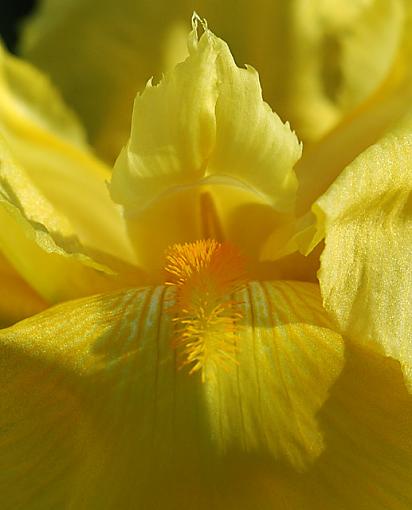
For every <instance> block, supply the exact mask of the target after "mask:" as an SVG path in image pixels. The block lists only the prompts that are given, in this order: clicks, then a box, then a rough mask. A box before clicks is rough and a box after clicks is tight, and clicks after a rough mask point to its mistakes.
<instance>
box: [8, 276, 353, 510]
mask: <svg viewBox="0 0 412 510" xmlns="http://www.w3.org/2000/svg"><path fill="white" fill-rule="evenodd" d="M174 296H175V293H174V289H173V288H170V287H166V288H165V287H163V286H160V287H155V288H141V289H131V290H129V291H124V292H118V293H112V294H106V295H98V296H95V297H90V298H85V299H82V300H78V301H73V302H67V303H65V304H62V305H58V306H56V307H54V308H51V309H48V310H46V311H45V312H43V313H41V314H39V315H38V316H35V317H33V318H30V319H27V320H25V321H22V322H20V323H18V324H17V325H15V326H13V327H11V328H9V329H6V330H3V331H1V332H0V349H1V356H0V379H1V384H0V405H1V412H0V424H1V426H0V431H1V434H0V451H1V455H0V471H1V472H2V473H3V476H2V477H1V478H0V487H1V490H2V502H3V503H2V504H3V507H4V508H5V509H7V510H8V509H11V508H25V507H27V506H31V507H32V508H35V509H37V508H39V509H40V508H41V509H42V510H47V509H49V508H50V509H51V508H64V507H66V506H67V507H72V508H78V509H90V508H105V509H106V508H112V509H115V508H148V509H150V508H165V507H167V508H172V509H178V508H183V509H193V508H201V509H203V508H223V507H224V506H225V502H228V501H231V502H232V503H233V504H234V503H236V507H237V508H240V509H243V508H245V509H246V508H250V504H251V502H253V501H254V500H256V501H260V500H262V501H263V507H262V508H267V507H270V506H269V504H270V505H273V502H274V501H276V500H277V498H278V496H276V499H273V495H271V494H270V493H268V492H267V491H266V493H264V494H260V493H258V492H257V491H256V483H255V482H256V481H253V478H256V477H257V475H258V474H259V473H261V475H259V476H258V478H259V479H260V480H262V476H263V477H266V478H273V480H274V481H275V482H276V479H277V475H276V472H277V471H279V470H280V471H281V472H282V470H283V469H286V471H287V470H288V469H290V470H291V472H295V471H294V468H299V469H302V468H303V467H307V468H309V469H310V466H311V465H312V463H313V462H314V461H315V459H316V458H317V457H318V455H319V454H320V453H321V451H322V449H323V441H322V433H321V429H320V428H319V427H318V425H317V419H316V416H315V415H316V413H317V412H318V411H319V409H320V407H321V405H322V404H323V402H324V401H325V399H326V398H327V396H328V393H329V390H330V387H331V384H332V383H333V382H334V381H335V379H336V377H337V376H338V375H339V373H340V370H341V367H342V362H343V352H342V351H343V347H342V340H341V338H340V336H339V335H337V334H336V333H334V332H333V331H332V330H331V329H330V325H329V322H328V319H327V318H326V316H325V313H324V310H323V308H322V306H321V303H320V296H319V292H318V289H317V287H316V286H315V285H311V284H291V283H282V282H275V283H272V284H271V283H267V284H258V283H251V284H249V286H248V288H247V291H244V292H243V293H241V294H238V295H237V298H239V299H240V300H241V303H240V307H241V308H242V309H243V311H244V318H243V322H242V324H240V325H239V328H240V329H239V331H238V334H237V336H238V353H237V355H236V356H237V364H236V363H235V364H233V365H232V366H230V367H228V369H227V371H225V370H224V369H223V368H222V367H219V366H216V367H215V373H214V376H213V374H210V375H211V377H208V378H207V379H206V381H205V382H204V383H202V382H201V378H200V375H199V374H194V375H192V376H190V375H189V374H188V373H187V370H186V369H182V370H179V369H178V367H177V358H176V357H177V353H176V351H175V349H174V347H173V345H172V339H173V336H174V326H173V324H174V323H173V321H172V317H173V308H172V307H173V302H174ZM242 301H243V302H242ZM284 461H285V462H286V463H287V464H289V466H290V465H291V466H294V467H289V468H287V467H285V464H284ZM247 478H250V479H251V480H252V483H251V484H250V485H248V484H246V486H244V487H243V486H240V487H239V485H238V483H237V481H238V480H241V479H245V480H246V479H247ZM159 487H162V490H161V491H160V490H159Z"/></svg>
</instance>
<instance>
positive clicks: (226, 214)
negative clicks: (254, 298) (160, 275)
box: [111, 20, 301, 273]
mask: <svg viewBox="0 0 412 510" xmlns="http://www.w3.org/2000/svg"><path fill="white" fill-rule="evenodd" d="M196 23H197V21H196V20H195V24H196ZM189 45H190V46H189V49H190V56H189V58H188V59H187V60H186V61H185V62H183V63H182V64H179V65H178V66H177V67H176V68H175V70H174V71H173V72H171V73H169V74H166V76H165V77H164V79H163V80H162V81H161V83H160V84H159V85H157V86H153V85H152V84H151V83H149V84H148V85H147V87H146V89H145V91H144V92H143V94H142V95H141V96H138V97H137V98H136V101H135V107H134V115H133V122H132V131H131V136H130V140H129V142H128V144H127V146H126V147H125V148H124V149H123V151H122V153H121V154H120V156H119V158H118V160H117V162H116V165H115V168H114V173H113V178H112V182H111V193H112V196H113V198H114V200H116V201H117V202H119V203H121V204H122V205H124V206H125V210H126V214H127V218H128V225H129V232H130V235H131V237H132V239H133V242H134V245H135V246H136V250H137V253H138V260H139V261H140V263H141V264H142V265H144V267H149V268H150V269H152V271H153V273H156V271H159V268H160V267H161V266H162V258H161V257H162V254H163V251H164V249H165V248H166V247H167V246H168V245H170V244H173V243H176V242H185V241H193V240H195V239H201V238H207V237H215V238H221V237H223V238H225V239H230V240H232V241H233V242H236V243H237V244H238V245H239V246H241V247H242V249H243V248H244V249H245V252H246V253H248V254H250V255H252V256H253V255H254V254H253V253H252V252H253V250H255V251H257V249H258V245H259V243H260V242H261V239H260V238H259V236H261V237H264V236H265V235H266V233H267V232H269V231H270V230H271V229H273V225H274V224H277V223H279V222H281V221H283V219H282V215H285V214H286V213H287V212H288V211H291V210H292V209H293V204H294V196H295V190H296V179H295V175H294V173H293V165H294V164H295V162H296V161H297V160H298V159H299V157H300V154H301V146H300V144H299V143H298V141H297V138H296V136H295V135H294V133H292V132H291V130H290V128H289V126H288V125H287V124H283V123H282V122H281V120H280V119H279V117H278V116H277V115H276V114H274V113H273V112H272V111H271V110H270V108H269V107H268V105H267V104H266V103H264V102H263V100H262V95H261V89H260V85H259V80H258V75H257V73H256V72H255V71H254V70H253V69H252V68H247V69H239V68H238V67H237V66H236V65H235V63H234V61H233V58H232V56H231V54H230V51H229V49H228V47H227V45H226V44H225V43H224V42H223V41H222V40H220V39H218V38H217V37H215V36H214V35H213V34H212V33H211V32H210V31H209V30H208V29H207V28H206V29H205V33H204V34H203V35H202V37H200V39H198V36H197V32H196V29H194V30H193V32H192V33H191V36H190V41H189ZM252 218H253V221H255V220H258V221H259V223H260V226H261V228H260V229H259V231H257V232H255V233H253V235H254V236H255V235H256V236H258V237H257V238H256V239H252V237H251V236H249V239H248V236H247V235H246V234H245V229H244V228H239V225H243V227H244V225H245V224H246V223H247V222H251V221H252ZM242 219H243V222H242ZM153 231H155V232H156V233H157V234H156V239H153V235H152V233H153ZM248 234H250V231H249V230H248ZM150 236H151V238H152V240H151V242H148V241H149V237H150Z"/></svg>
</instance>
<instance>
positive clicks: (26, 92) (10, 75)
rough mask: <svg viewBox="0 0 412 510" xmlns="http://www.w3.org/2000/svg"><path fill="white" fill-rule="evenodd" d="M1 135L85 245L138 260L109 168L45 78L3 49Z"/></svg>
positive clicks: (0, 52)
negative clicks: (110, 183) (110, 181)
mask: <svg viewBox="0 0 412 510" xmlns="http://www.w3.org/2000/svg"><path fill="white" fill-rule="evenodd" d="M0 134H1V135H2V136H3V137H4V139H5V141H6V142H7V145H8V147H9V149H10V150H11V151H12V152H13V153H14V155H15V158H16V159H17V161H18V162H19V164H20V165H22V166H23V167H24V168H25V170H26V172H27V175H28V176H29V177H30V179H31V181H32V182H33V183H34V184H35V186H37V187H38V188H39V189H40V191H41V192H42V193H43V194H44V195H45V196H46V197H47V198H48V199H49V201H50V202H51V203H52V204H54V206H55V208H56V209H57V210H58V211H59V212H60V213H62V214H63V215H65V216H66V217H67V218H68V219H69V221H70V223H71V224H72V226H73V228H74V231H75V232H76V234H77V235H78V236H79V238H80V240H81V241H82V242H83V243H84V244H86V245H87V246H89V247H90V248H93V249H97V250H101V251H105V252H108V253H110V254H112V255H114V256H117V257H119V258H122V259H124V260H126V261H133V260H134V257H133V254H132V251H131V248H130V245H129V242H128V239H127V236H126V232H125V224H124V221H123V218H122V216H121V211H120V210H119V208H118V207H117V206H116V205H115V204H113V202H112V201H111V199H110V196H109V193H108V190H107V185H106V181H107V180H108V179H109V177H110V171H109V169H108V168H107V167H105V166H104V165H103V164H102V163H100V162H99V161H98V160H97V159H96V158H95V157H94V156H93V155H92V154H91V152H90V150H89V149H88V147H87V144H86V143H85V141H84V139H83V137H82V132H81V129H80V127H79V126H78V124H77V122H76V121H75V118H74V116H73V114H72V113H71V112H70V111H69V110H68V108H67V107H66V106H65V105H64V104H63V102H62V100H61V98H60V97H59V95H58V94H57V92H56V91H55V90H54V88H53V87H52V85H51V84H50V83H49V81H48V80H47V79H46V77H45V76H43V75H42V74H41V73H40V72H39V71H37V70H35V69H34V68H32V67H31V66H30V65H28V64H27V63H25V62H23V61H21V60H19V59H17V58H16V57H13V56H11V55H9V54H8V53H7V52H6V50H5V49H3V48H1V47H0Z"/></svg>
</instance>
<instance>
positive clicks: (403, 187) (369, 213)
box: [313, 113, 412, 384]
mask: <svg viewBox="0 0 412 510" xmlns="http://www.w3.org/2000/svg"><path fill="white" fill-rule="evenodd" d="M411 145H412V115H411V114H410V113H409V114H406V115H405V116H404V118H403V119H402V121H399V122H398V124H397V126H396V127H394V128H393V129H392V130H391V131H390V132H389V133H388V134H387V135H385V136H384V137H382V138H381V139H380V140H379V141H378V142H377V143H376V144H374V145H372V146H371V147H369V148H368V149H367V150H366V151H364V152H363V153H362V154H361V155H360V156H358V157H357V158H356V159H355V160H354V161H353V162H352V163H351V164H350V165H349V166H348V167H347V168H346V169H345V171H344V172H343V173H342V174H341V175H340V176H339V177H338V179H336V181H335V182H334V184H333V185H332V186H331V187H330V188H329V190H328V191H327V192H326V193H325V194H324V195H323V196H322V197H321V198H320V199H319V200H318V201H317V202H316V203H315V205H314V206H313V210H314V212H315V214H316V216H317V220H318V225H319V229H320V230H321V231H323V232H325V233H326V234H325V236H326V237H325V242H326V247H325V250H324V252H323V254H322V258H321V269H320V272H319V280H320V284H321V290H322V295H323V299H324V304H325V307H326V308H327V309H328V310H329V311H330V312H331V313H332V314H333V316H334V317H335V319H336V320H337V322H338V324H339V327H340V328H341V330H343V331H344V332H345V334H347V335H348V336H349V337H350V338H352V339H353V341H355V342H359V343H362V344H363V345H367V346H369V347H372V348H374V349H377V350H379V351H381V352H383V353H385V354H386V355H388V356H392V357H394V358H396V359H397V360H399V361H400V362H401V364H402V366H403V368H404V372H405V377H406V379H407V381H408V382H409V384H411V380H412V379H411V378H412V350H411V346H412V341H411V340H412V337H411V334H412V323H411V314H410V310H411V297H412V273H411V267H412V250H411V246H412V208H411V196H412V195H411V193H412V159H411Z"/></svg>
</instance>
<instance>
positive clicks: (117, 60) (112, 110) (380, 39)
mask: <svg viewBox="0 0 412 510" xmlns="http://www.w3.org/2000/svg"><path fill="white" fill-rule="evenodd" d="M408 4H409V0H368V1H360V0H334V1H329V2H325V1H322V0H313V1H312V2H307V1H305V0H289V1H288V2H285V1H284V0H272V1H270V2H269V1H267V0H257V1H256V2H254V3H253V4H251V3H250V2H249V1H248V0H226V1H225V2H224V4H222V5H219V8H217V7H216V2H214V1H213V0H198V1H197V2H193V1H192V0H178V1H175V2H174V3H173V9H172V8H171V5H170V3H169V2H167V1H166V0H156V1H153V2H149V3H144V2H133V1H131V0H119V1H118V2H117V3H116V4H114V3H113V2H111V1H110V0H103V1H100V2H99V4H98V5H99V8H98V9H96V5H97V4H95V1H94V0H65V1H64V2H63V1H61V0H43V2H41V6H40V9H39V11H38V13H37V14H36V15H35V16H34V18H33V20H32V22H31V23H29V26H28V28H27V31H26V33H25V38H24V44H23V49H24V53H25V55H27V56H28V57H29V58H30V59H32V61H33V62H34V63H35V64H36V65H39V66H40V67H41V68H43V69H45V70H46V71H47V72H48V73H50V74H51V76H52V77H53V79H54V80H56V83H57V84H58V85H59V87H60V88H61V89H62V90H63V91H64V93H65V97H66V98H67V99H68V100H69V101H70V103H71V104H73V105H74V106H75V108H76V110H77V111H78V112H79V113H80V114H81V115H82V118H83V119H84V120H85V122H86V124H87V126H88V130H89V133H90V134H91V137H92V141H93V143H95V144H96V145H97V146H98V148H99V150H100V153H103V154H106V155H107V156H108V157H115V155H116V154H117V153H118V151H119V149H120V147H121V145H122V144H123V143H124V141H125V140H126V138H127V133H128V130H129V124H130V108H131V104H132V100H133V97H134V94H135V90H138V89H140V88H141V87H142V85H143V84H144V82H145V81H146V79H147V76H151V75H153V74H158V73H160V72H161V70H162V69H164V62H162V60H164V55H165V51H164V46H165V43H166V42H167V41H168V34H170V33H171V32H173V30H174V27H175V26H176V23H178V22H181V21H186V20H187V19H188V17H189V16H190V14H191V12H192V11H193V10H194V9H196V10H197V11H198V12H200V13H201V14H202V16H205V17H206V18H207V19H209V21H210V22H211V24H212V25H213V27H214V28H215V30H216V31H217V32H218V33H219V34H221V35H222V37H224V39H225V40H227V41H228V42H229V44H230V46H231V47H232V48H233V51H234V55H235V57H236V58H237V59H238V60H239V61H242V62H251V63H252V64H253V65H254V66H256V68H257V69H259V72H260V73H261V79H262V83H263V88H264V91H265V98H266V100H267V101H268V102H269V104H270V105H271V107H272V108H273V109H274V110H275V111H277V112H278V113H279V114H280V115H281V117H282V118H284V119H288V120H290V121H291V123H292V125H293V127H294V129H296V130H297V132H298V134H299V136H300V137H301V138H303V139H304V140H305V141H306V140H317V139H319V137H320V136H322V135H323V134H324V133H326V132H327V131H328V130H329V129H330V128H331V127H333V126H334V125H335V124H336V123H337V122H339V121H340V119H341V118H342V116H344V115H345V114H346V113H347V112H348V111H350V110H352V109H353V108H354V107H356V106H357V105H358V104H359V103H361V102H362V101H363V100H364V99H365V98H366V97H367V96H368V95H369V94H370V93H371V92H373V91H374V90H375V89H376V88H378V87H379V86H380V84H381V83H382V82H383V81H384V80H385V77H386V75H387V73H388V72H390V70H391V67H392V64H393V62H394V59H395V58H396V55H397V51H398V49H399V41H400V39H401V37H402V33H403V32H404V31H406V32H407V31H408V29H407V28H405V25H404V6H408ZM154 33H156V34H157V37H153V34H154ZM73 52H75V54H76V57H77V58H76V59H73V58H71V56H72V54H73ZM125 69H127V72H126V71H125ZM119 133H120V134H119Z"/></svg>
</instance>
